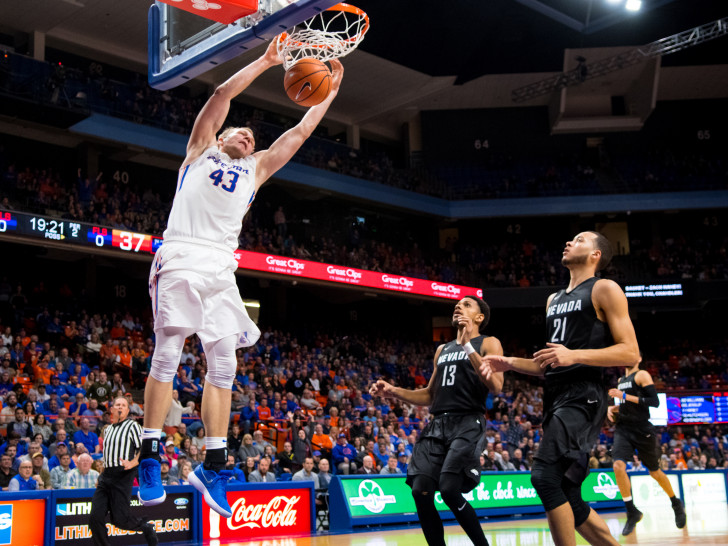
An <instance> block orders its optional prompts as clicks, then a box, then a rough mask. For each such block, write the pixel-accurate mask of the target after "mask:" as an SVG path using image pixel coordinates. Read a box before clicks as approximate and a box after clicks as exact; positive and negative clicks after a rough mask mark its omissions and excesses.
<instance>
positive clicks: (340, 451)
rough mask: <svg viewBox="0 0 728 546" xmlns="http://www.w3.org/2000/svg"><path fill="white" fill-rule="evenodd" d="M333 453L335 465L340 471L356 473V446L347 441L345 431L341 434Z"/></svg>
mask: <svg viewBox="0 0 728 546" xmlns="http://www.w3.org/2000/svg"><path fill="white" fill-rule="evenodd" d="M331 455H332V458H333V461H334V465H335V466H336V468H337V470H338V471H339V472H340V473H342V474H350V473H351V474H356V462H355V461H356V457H357V452H356V448H355V447H354V446H353V445H351V444H350V443H349V442H347V440H346V434H345V433H343V432H342V433H341V434H339V437H338V438H337V440H336V445H335V446H334V448H333V450H332V453H331Z"/></svg>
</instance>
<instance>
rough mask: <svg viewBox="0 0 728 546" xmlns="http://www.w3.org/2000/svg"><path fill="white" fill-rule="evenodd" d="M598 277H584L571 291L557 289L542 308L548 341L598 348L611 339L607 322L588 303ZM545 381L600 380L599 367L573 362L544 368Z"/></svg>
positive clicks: (574, 347)
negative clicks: (549, 301) (545, 307)
mask: <svg viewBox="0 0 728 546" xmlns="http://www.w3.org/2000/svg"><path fill="white" fill-rule="evenodd" d="M598 280H599V278H598V277H591V278H590V279H587V280H585V281H584V282H582V283H581V284H580V285H578V286H577V287H576V288H574V289H573V290H572V291H571V292H567V291H566V290H561V291H559V292H557V293H556V295H555V296H554V297H553V299H552V300H551V303H550V304H549V306H548V309H547V310H546V328H547V334H548V338H547V341H549V342H550V343H558V344H559V345H564V346H565V347H567V348H569V349H572V350H575V349H602V348H604V347H609V346H610V345H612V344H613V343H614V341H613V340H612V333H611V332H610V331H609V325H608V324H607V323H606V322H603V321H601V320H599V318H598V317H597V312H596V309H594V304H593V303H592V290H593V289H594V284H595V283H596V282H597V281H598ZM544 376H545V378H546V383H547V384H548V383H549V382H562V381H571V382H573V381H601V377H602V372H601V368H599V367H596V366H587V365H586V364H574V365H573V366H565V367H558V368H551V367H550V366H549V367H548V368H546V372H545V373H544Z"/></svg>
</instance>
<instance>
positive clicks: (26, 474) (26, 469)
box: [8, 461, 44, 491]
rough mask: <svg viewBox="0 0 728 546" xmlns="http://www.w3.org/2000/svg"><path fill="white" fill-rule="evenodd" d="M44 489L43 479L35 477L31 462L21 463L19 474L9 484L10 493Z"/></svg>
mask: <svg viewBox="0 0 728 546" xmlns="http://www.w3.org/2000/svg"><path fill="white" fill-rule="evenodd" d="M43 487H44V486H43V480H42V479H41V477H40V476H39V475H37V474H36V475H33V463H31V462H30V461H23V462H22V463H20V466H19V467H18V473H17V474H16V475H15V476H13V478H12V479H11V480H10V482H9V483H8V491H35V490H37V489H43Z"/></svg>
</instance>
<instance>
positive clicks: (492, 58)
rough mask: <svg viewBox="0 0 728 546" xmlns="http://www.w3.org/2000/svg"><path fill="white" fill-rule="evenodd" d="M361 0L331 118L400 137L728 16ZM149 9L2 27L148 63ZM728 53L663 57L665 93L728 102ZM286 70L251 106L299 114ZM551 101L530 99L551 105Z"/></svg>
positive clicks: (13, 9)
mask: <svg viewBox="0 0 728 546" xmlns="http://www.w3.org/2000/svg"><path fill="white" fill-rule="evenodd" d="M352 3H354V4H356V5H358V6H359V7H361V8H363V9H364V10H365V11H367V13H368V14H369V16H370V18H371V30H370V32H369V34H368V36H367V37H366V39H365V40H364V42H363V43H362V45H361V46H360V48H359V50H358V51H356V52H354V53H353V54H351V55H350V56H349V57H347V58H346V59H345V62H344V64H345V68H346V76H345V79H344V85H343V87H342V91H341V93H340V94H339V97H337V100H336V101H335V102H334V104H333V105H332V108H331V110H330V115H329V120H330V122H334V124H335V122H340V123H341V124H342V126H343V125H352V124H355V125H358V126H359V127H360V128H361V130H362V132H363V133H369V134H372V135H379V136H380V137H382V138H391V139H399V138H400V136H401V130H402V129H401V128H402V124H403V123H405V122H408V121H410V120H412V119H415V118H416V115H417V113H418V112H419V111H421V110H427V109H459V108H488V107H510V106H516V105H515V104H514V103H513V102H512V100H511V91H512V90H513V89H514V88H516V87H520V86H523V85H526V84H529V83H532V82H534V81H537V80H540V79H542V78H544V77H547V76H550V75H553V73H554V72H559V71H561V70H562V67H563V65H564V55H565V53H564V50H565V49H582V50H583V49H584V48H596V49H590V50H589V60H590V61H591V60H598V59H599V58H602V57H605V56H608V55H609V51H610V50H609V49H608V48H614V47H616V46H637V45H643V44H646V43H649V42H651V41H654V40H657V39H659V38H662V37H665V36H668V35H670V34H674V33H676V32H679V31H682V30H686V29H688V28H691V27H693V26H697V25H700V24H703V23H708V22H710V21H713V20H716V19H719V18H721V17H725V16H726V15H728V6H726V4H725V2H724V1H722V0H700V1H699V2H696V1H695V0H643V8H642V10H641V11H640V12H638V13H636V14H632V15H626V14H625V12H624V11H623V10H624V8H623V7H622V6H613V5H608V4H607V3H606V0H591V2H590V1H589V0H456V1H454V2H441V1H440V2H436V1H434V0H396V1H384V0H353V1H352ZM149 4H150V2H149V1H148V0H125V1H123V2H118V1H113V0H31V1H28V2H20V1H15V2H10V1H6V2H2V3H0V21H1V23H0V30H2V31H3V32H6V33H11V32H17V31H21V32H25V33H32V32H33V31H38V32H39V33H42V34H43V35H44V36H45V40H46V44H47V45H48V46H52V47H58V48H60V49H65V50H67V51H71V52H73V53H77V54H81V55H84V56H87V57H91V58H95V59H98V60H100V61H106V62H110V63H115V64H119V65H121V66H126V67H128V68H133V69H136V70H144V69H145V67H146V46H147V10H148V7H149ZM590 4H591V12H589V11H588V10H589V5H590ZM618 10H619V11H618ZM599 48H605V49H603V50H601V51H600V49H599ZM727 52H728V37H726V38H720V39H717V40H714V41H713V42H709V43H706V44H703V45H700V46H697V47H694V48H691V49H688V50H686V51H683V52H680V53H677V54H674V55H670V56H667V57H664V58H663V62H662V66H663V68H662V71H661V75H660V86H659V92H658V99H662V100H671V99H691V98H722V97H728V53H727ZM260 53H261V49H260V48H258V49H257V50H253V51H251V52H248V53H246V54H244V55H242V56H241V58H240V60H239V62H237V63H236V62H231V63H227V64H226V65H224V66H221V67H219V68H217V69H216V70H215V71H213V72H210V73H208V74H206V75H204V76H202V77H201V78H200V79H199V80H200V81H201V82H204V83H206V84H214V83H216V82H219V81H222V80H223V79H224V78H226V77H227V76H228V75H229V74H231V73H232V72H233V71H234V70H235V69H236V68H237V67H239V66H242V65H244V64H245V63H247V62H249V61H250V60H252V59H253V58H255V57H256V56H257V55H259V54H260ZM585 56H586V55H585ZM282 76H283V74H282V71H279V70H273V71H269V72H268V73H266V74H264V75H263V76H262V77H261V78H259V79H258V80H257V81H256V82H255V84H254V85H253V86H251V87H250V88H249V90H248V98H249V101H250V102H252V103H253V104H258V105H259V106H261V107H267V108H275V109H279V110H280V109H282V110H284V111H290V112H294V111H296V110H295V108H292V106H291V104H290V103H289V102H288V100H287V98H286V97H285V94H284V93H283V90H282V79H283V78H282ZM625 78H629V76H628V73H627V72H625V73H624V74H622V73H619V72H616V73H613V74H611V75H607V76H604V77H603V79H602V80H601V81H600V80H592V83H591V85H602V86H603V85H614V86H619V85H620V80H621V79H622V80H623V79H625ZM622 84H624V82H622ZM550 98H551V97H550V96H548V95H546V96H542V97H539V98H536V99H533V100H531V101H529V102H525V103H522V104H520V106H534V105H544V104H548V102H549V100H550Z"/></svg>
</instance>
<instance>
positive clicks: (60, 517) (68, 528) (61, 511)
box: [53, 488, 195, 546]
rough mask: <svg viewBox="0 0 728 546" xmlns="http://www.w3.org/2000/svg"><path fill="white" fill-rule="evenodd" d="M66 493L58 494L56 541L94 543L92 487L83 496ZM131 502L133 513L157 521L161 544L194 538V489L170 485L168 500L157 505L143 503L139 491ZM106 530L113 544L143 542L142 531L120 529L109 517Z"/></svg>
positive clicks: (79, 545)
mask: <svg viewBox="0 0 728 546" xmlns="http://www.w3.org/2000/svg"><path fill="white" fill-rule="evenodd" d="M186 489H187V488H186ZM85 492H86V491H85ZM63 493H64V492H63V491H59V492H58V495H57V496H56V502H55V526H54V529H53V533H54V536H53V538H54V540H55V542H54V544H57V545H59V544H68V545H69V546H82V545H86V544H88V545H89V546H91V545H93V544H94V542H93V539H92V537H91V529H90V527H89V525H88V523H89V514H90V513H91V497H92V496H93V490H90V489H89V490H87V495H85V496H82V497H79V496H70V495H68V496H64V494H63ZM129 502H130V505H131V515H132V516H136V517H139V518H143V519H145V520H146V521H148V522H150V523H151V524H152V525H154V528H155V529H156V531H157V537H158V538H159V543H160V544H165V543H171V542H186V541H193V540H194V539H195V532H194V529H192V517H193V511H194V493H192V492H191V491H185V492H175V491H173V489H172V490H171V489H167V500H165V501H164V502H163V503H162V504H158V505H156V506H142V505H141V503H140V502H139V499H137V497H136V494H134V496H133V497H132V499H131V500H130V501H129ZM106 532H107V534H108V536H109V537H110V540H111V543H112V544H118V545H122V544H130V545H131V544H141V543H143V542H144V537H143V536H142V534H141V533H136V532H134V531H124V530H122V529H118V528H117V527H115V526H114V525H112V524H111V523H108V519H107V524H106Z"/></svg>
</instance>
